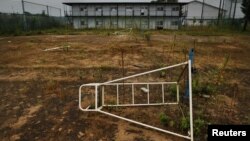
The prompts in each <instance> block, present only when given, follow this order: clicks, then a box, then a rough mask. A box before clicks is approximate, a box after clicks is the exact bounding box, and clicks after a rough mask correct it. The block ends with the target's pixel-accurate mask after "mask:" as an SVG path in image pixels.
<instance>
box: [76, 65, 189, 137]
mask: <svg viewBox="0 0 250 141" xmlns="http://www.w3.org/2000/svg"><path fill="white" fill-rule="evenodd" d="M191 63H192V62H191V60H189V61H186V62H183V63H180V64H176V65H172V66H167V67H163V68H160V69H156V70H151V71H147V72H144V73H139V74H135V75H131V76H128V77H124V78H120V79H116V80H111V81H108V82H104V83H90V84H83V85H81V86H80V88H79V108H80V110H82V111H84V112H100V113H103V114H106V115H109V116H112V117H115V118H119V119H122V120H125V121H128V122H131V123H134V124H138V125H141V126H144V127H146V128H150V129H154V130H157V131H160V132H163V133H168V134H171V135H175V136H178V137H182V138H185V139H189V140H191V141H193V140H194V133H193V104H192V72H191V71H192V64H191ZM184 65H188V87H189V88H188V91H189V112H190V113H189V115H190V135H189V136H188V135H182V134H179V133H175V132H171V131H168V130H164V129H161V128H158V127H154V126H151V125H148V124H144V123H141V122H138V121H135V120H131V119H128V118H125V117H122V116H118V115H115V114H112V113H109V112H106V111H103V110H102V108H103V107H126V106H127V107H129V106H157V105H171V104H178V103H179V100H180V96H179V83H178V82H141V83H117V82H120V81H124V80H127V79H131V78H134V77H138V76H142V75H146V74H150V73H154V72H159V71H163V70H168V69H171V68H176V67H180V66H184ZM121 85H123V86H124V85H127V86H128V85H130V86H131V89H132V90H131V97H132V100H131V104H120V103H119V86H121ZM136 85H146V86H147V90H148V91H146V93H147V103H139V104H138V103H135V97H134V96H135V95H134V87H135V86H136ZM149 85H161V86H162V97H161V98H162V101H161V102H157V103H150V96H149V95H150V92H149ZM165 85H176V102H172V103H169V102H165V99H164V86H165ZM102 86H116V104H112V105H110V104H106V103H105V90H104V87H102ZM83 87H94V88H95V93H94V97H95V102H94V107H91V105H89V106H87V107H86V108H82V88H83ZM99 87H101V101H99V102H101V106H99V107H98V90H99V89H98V88H99Z"/></svg>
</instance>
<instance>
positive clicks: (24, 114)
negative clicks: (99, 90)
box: [0, 32, 250, 141]
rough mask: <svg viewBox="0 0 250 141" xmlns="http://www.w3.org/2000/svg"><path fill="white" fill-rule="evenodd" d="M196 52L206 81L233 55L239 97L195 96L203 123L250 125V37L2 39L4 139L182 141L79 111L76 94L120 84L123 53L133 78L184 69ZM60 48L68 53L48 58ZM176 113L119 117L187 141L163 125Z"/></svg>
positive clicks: (230, 78)
mask: <svg viewBox="0 0 250 141" xmlns="http://www.w3.org/2000/svg"><path fill="white" fill-rule="evenodd" d="M175 37H176V38H175ZM174 38H175V39H174ZM194 42H195V43H194ZM194 44H195V45H194ZM67 46H70V47H69V48H68V49H67ZM194 46H195V67H196V68H197V69H198V70H199V72H202V73H201V74H203V73H204V74H205V73H207V72H209V70H211V69H213V68H218V67H220V66H221V65H222V64H223V62H224V61H223V60H224V58H225V56H226V55H227V54H228V55H230V60H229V62H228V65H227V66H226V68H225V70H224V74H225V75H223V76H224V77H225V78H224V79H225V82H226V84H227V86H231V85H233V86H234V85H237V91H236V92H235V93H233V92H232V89H231V87H228V89H223V91H219V92H223V93H219V94H217V95H215V96H213V97H212V98H210V99H209V100H207V99H205V98H202V97H201V96H199V95H198V94H197V95H195V94H194V111H195V112H194V113H195V115H198V114H199V112H200V111H201V109H205V108H206V111H205V114H204V115H203V117H204V119H206V121H207V122H206V123H207V124H216V123H222V124H250V97H249V93H250V88H249V84H250V57H249V56H250V37H249V36H246V35H234V36H231V35H228V36H189V35H174V34H163V33H158V32H154V33H152V35H151V37H150V40H146V39H144V37H143V36H142V35H140V33H138V35H136V36H134V35H130V34H126V33H125V34H107V35H85V34H83V35H41V36H19V37H0V56H1V57H0V95H1V102H0V139H1V140H3V141H8V140H11V141H15V140H39V141H43V140H48V141H49V140H51V141H52V140H86V141H90V140H91V141H92V140H93V141H110V140H119V141H131V140H134V141H163V140H168V141H183V140H185V139H182V138H177V137H175V136H171V135H168V134H164V133H160V132H157V131H153V130H150V129H146V128H143V127H140V126H138V125H134V124H130V123H127V122H125V121H121V120H118V119H115V118H112V117H109V116H106V115H102V114H100V113H85V112H82V111H80V110H79V109H78V88H79V86H80V85H81V84H85V83H92V82H105V81H107V80H112V79H115V78H120V77H122V76H123V72H122V71H121V69H122V65H121V64H122V59H121V52H122V51H121V50H123V52H124V69H125V76H128V75H131V74H135V73H139V72H144V71H147V70H151V69H154V68H158V67H161V66H168V65H172V64H176V63H178V62H183V61H185V60H187V52H188V50H189V49H190V48H192V47H194ZM55 47H63V49H59V50H52V51H44V50H45V49H49V48H55ZM233 88H234V87H233ZM204 103H206V104H204ZM232 103H233V104H232ZM204 105H206V107H204ZM232 105H233V106H232ZM223 107H226V108H223ZM228 107H229V108H228ZM108 110H110V109H108ZM111 110H112V109H111ZM120 110H123V111H120ZM175 110H176V109H175V108H173V109H172V108H169V107H161V108H156V107H147V108H142V109H137V108H130V109H115V110H114V109H113V112H115V113H120V114H121V115H124V116H125V117H130V118H132V119H138V120H140V121H142V122H144V123H148V124H153V125H156V126H159V127H161V128H164V129H169V130H171V131H176V132H179V133H182V134H183V133H184V132H182V131H180V130H179V129H176V128H171V127H165V126H163V125H161V124H160V120H159V114H160V113H161V112H163V111H165V112H169V113H172V116H174V115H175V114H174V111H175ZM178 114H181V113H178ZM195 118H198V117H197V116H195ZM176 122H178V121H176ZM205 130H206V129H205V128H204V129H202V133H201V135H199V138H198V137H196V138H197V139H198V140H205V138H206V135H205Z"/></svg>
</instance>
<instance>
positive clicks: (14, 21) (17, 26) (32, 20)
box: [0, 13, 65, 36]
mask: <svg viewBox="0 0 250 141" xmlns="http://www.w3.org/2000/svg"><path fill="white" fill-rule="evenodd" d="M64 20H65V19H62V18H56V17H48V16H42V15H31V14H26V25H27V29H25V28H24V27H25V23H24V20H23V15H21V14H4V13H0V23H1V24H0V35H15V36H18V35H23V34H24V33H25V34H26V33H29V34H31V31H39V30H45V29H51V28H61V27H63V26H64V24H65V23H64ZM40 32H41V31H40ZM37 33H39V32H37Z"/></svg>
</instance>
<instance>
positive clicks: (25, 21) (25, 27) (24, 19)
mask: <svg viewBox="0 0 250 141" xmlns="http://www.w3.org/2000/svg"><path fill="white" fill-rule="evenodd" d="M22 9H23V25H24V30H27V20H26V12H25V7H24V1H23V0H22Z"/></svg>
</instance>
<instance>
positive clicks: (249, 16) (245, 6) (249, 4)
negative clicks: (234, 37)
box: [241, 0, 250, 31]
mask: <svg viewBox="0 0 250 141" xmlns="http://www.w3.org/2000/svg"><path fill="white" fill-rule="evenodd" d="M241 10H242V12H243V13H244V14H245V17H244V20H245V22H244V27H243V31H246V29H247V24H248V21H249V20H250V1H249V0H243V1H242V6H241Z"/></svg>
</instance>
